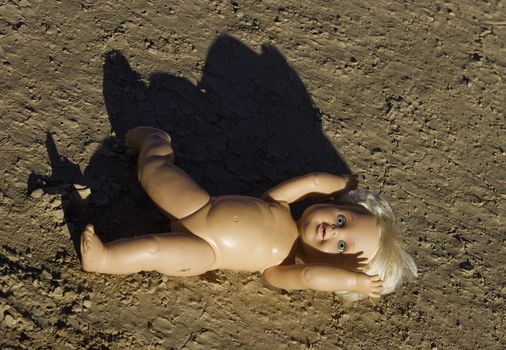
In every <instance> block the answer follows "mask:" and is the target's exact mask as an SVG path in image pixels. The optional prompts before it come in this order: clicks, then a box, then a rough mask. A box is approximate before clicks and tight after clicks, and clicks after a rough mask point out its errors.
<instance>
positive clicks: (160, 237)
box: [81, 225, 215, 276]
mask: <svg viewBox="0 0 506 350" xmlns="http://www.w3.org/2000/svg"><path fill="white" fill-rule="evenodd" d="M81 258H82V265H83V270H85V271H89V272H99V273H109V274H129V273H136V272H139V271H158V272H160V273H163V274H166V275H170V276H195V275H200V274H202V273H204V272H207V271H209V270H210V269H212V267H213V264H214V261H215V255H214V251H213V248H212V247H211V246H210V245H209V244H207V243H206V242H205V241H204V240H202V239H200V238H198V237H196V236H194V235H190V234H186V233H163V234H152V235H144V236H139V237H134V238H127V239H120V240H117V241H114V242H110V243H107V244H103V243H102V241H100V238H98V236H97V235H96V234H95V231H94V229H93V226H92V225H88V226H86V229H85V230H84V231H83V233H82V235H81Z"/></svg>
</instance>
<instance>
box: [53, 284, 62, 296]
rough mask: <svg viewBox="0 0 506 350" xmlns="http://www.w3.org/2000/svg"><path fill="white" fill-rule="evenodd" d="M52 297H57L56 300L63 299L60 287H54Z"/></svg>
mask: <svg viewBox="0 0 506 350" xmlns="http://www.w3.org/2000/svg"><path fill="white" fill-rule="evenodd" d="M52 294H53V296H55V297H57V298H61V297H63V288H62V287H56V288H55V289H54V290H53V293H52Z"/></svg>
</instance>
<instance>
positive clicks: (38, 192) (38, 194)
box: [30, 188, 44, 199]
mask: <svg viewBox="0 0 506 350" xmlns="http://www.w3.org/2000/svg"><path fill="white" fill-rule="evenodd" d="M43 194H44V190H43V189H42V188H37V189H36V190H34V191H32V193H30V197H32V198H33V199H39V198H40V197H42V195H43Z"/></svg>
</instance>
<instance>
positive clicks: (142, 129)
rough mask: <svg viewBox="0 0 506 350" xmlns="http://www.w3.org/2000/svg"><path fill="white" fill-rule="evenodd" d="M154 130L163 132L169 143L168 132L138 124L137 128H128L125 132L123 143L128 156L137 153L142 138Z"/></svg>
mask: <svg viewBox="0 0 506 350" xmlns="http://www.w3.org/2000/svg"><path fill="white" fill-rule="evenodd" d="M155 132H160V133H163V134H164V135H166V136H167V139H168V140H167V141H168V142H169V143H170V142H171V139H170V136H169V134H167V133H166V132H164V131H163V130H160V129H157V128H152V127H149V126H139V127H137V128H134V129H130V130H128V132H127V134H126V137H125V143H126V146H127V154H128V155H130V156H135V155H137V154H139V151H140V150H141V146H142V143H143V142H144V139H145V138H146V137H147V136H149V135H151V134H153V133H155Z"/></svg>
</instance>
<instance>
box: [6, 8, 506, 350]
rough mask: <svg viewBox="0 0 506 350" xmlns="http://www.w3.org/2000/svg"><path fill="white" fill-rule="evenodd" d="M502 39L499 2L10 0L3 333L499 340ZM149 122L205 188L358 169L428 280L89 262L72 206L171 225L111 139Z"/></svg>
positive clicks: (158, 344)
mask: <svg viewBox="0 0 506 350" xmlns="http://www.w3.org/2000/svg"><path fill="white" fill-rule="evenodd" d="M168 3H170V4H169V5H167V4H168ZM505 42H506V7H505V5H504V3H502V4H501V2H500V1H487V2H478V1H472V0H467V1H459V2H458V3H446V2H444V1H419V2H413V1H405V2H396V1H391V2H390V1H374V2H372V1H371V2H368V1H355V2H351V1H350V2H348V1H342V2H338V1H323V0H319V1H286V2H284V3H283V4H280V3H279V2H276V1H248V2H242V1H237V2H233V1H232V2H228V1H227V2H219V1H207V2H201V1H178V2H175V1H171V2H167V1H159V2H152V1H150V2H145V1H136V2H134V1H114V2H113V1H109V2H93V1H82V2H70V1H62V2H53V1H34V0H20V1H17V0H15V1H2V4H1V5H0V60H1V62H0V72H1V80H0V92H1V100H0V125H1V127H0V146H1V152H0V171H1V174H2V177H1V179H0V181H1V182H0V203H1V206H0V220H1V224H0V240H1V244H0V271H1V275H0V285H1V292H0V297H1V298H0V311H1V312H0V321H1V323H0V345H1V348H2V349H11V348H26V349H46V348H56V349H82V348H98V349H109V348H110V349H129V348H135V349H170V348H188V349H210V348H220V349H237V348H245V349H267V348H268V349H301V348H302V349H304V348H311V349H331V348H342V349H367V348H370V349H373V348H375V349H376V348H379V349H383V348H393V349H395V348H403V349H412V348H419V349H431V348H438V349H449V348H453V349H503V348H505V347H506V339H505V336H504V331H505V329H506V327H505V323H506V317H505V296H506V287H505V286H504V276H505V272H506V271H505V265H504V263H505V253H506V250H505V248H504V246H505V232H504V227H505V217H504V213H505V210H506V208H505V201H504V199H505V191H506V189H505V178H506V170H505V161H504V160H505V152H506V137H505V118H504V113H505V105H506V101H505V93H504V91H506V84H505V77H506V47H505ZM141 124H148V125H156V126H159V127H161V128H163V129H165V130H167V131H168V132H170V133H171V134H172V135H173V139H174V143H175V148H176V152H177V155H178V162H179V165H180V166H181V167H182V168H184V169H185V170H187V171H188V172H189V173H190V174H191V175H192V176H193V177H194V178H195V179H196V180H197V181H198V182H199V183H200V184H202V185H203V186H204V187H205V188H207V189H208V190H209V191H210V192H211V193H213V194H220V193H238V192H240V193H244V194H251V195H258V194H259V193H261V192H262V191H264V190H265V189H267V188H269V187H270V186H272V185H273V184H276V183H277V182H279V181H281V180H284V179H286V178H289V177H291V176H295V175H300V174H303V173H306V172H310V171H316V170H325V171H331V172H334V173H338V174H339V173H347V172H353V173H356V174H359V176H360V180H361V183H362V186H367V187H370V188H372V189H374V190H377V191H380V192H381V193H383V194H384V195H385V196H386V197H387V198H389V199H390V201H391V202H392V204H393V205H394V206H395V207H396V209H397V212H398V214H399V216H400V217H401V220H402V227H403V230H404V233H405V235H404V237H403V240H404V243H405V246H406V249H407V250H408V251H409V252H410V254H412V255H413V256H414V257H415V260H416V262H417V264H418V266H419V269H420V276H419V278H418V279H417V280H416V281H415V282H414V283H411V284H408V285H406V286H404V287H403V288H401V289H400V290H399V291H397V292H396V293H395V294H393V295H390V296H387V297H384V298H382V299H381V300H379V301H363V302H358V303H353V304H347V303H344V302H343V301H342V300H340V299H339V298H338V297H337V296H336V295H334V294H332V293H321V292H311V291H303V292H293V293H286V292H283V291H276V290H271V289H269V288H268V287H267V286H266V285H265V284H264V283H263V282H262V280H261V278H260V276H259V275H257V274H249V273H235V272H228V271H225V272H224V271H217V272H213V273H208V274H207V275H205V276H201V277H195V278H187V279H179V278H168V277H164V276H161V275H159V274H157V273H142V274H137V275H131V276H119V277H118V276H115V277H111V276H103V275H96V274H88V273H84V272H83V271H81V269H80V263H79V256H78V254H77V253H76V250H75V244H76V241H77V237H78V236H79V233H80V231H81V230H82V227H83V225H84V224H85V223H87V222H93V223H94V224H95V225H96V227H97V230H98V232H99V233H100V234H101V236H102V237H103V238H104V239H105V240H111V239H114V238H118V237H126V236H131V235H133V234H139V233H147V232H159V231H163V230H165V229H166V228H167V226H168V223H167V222H166V220H165V219H164V218H163V217H162V216H161V215H160V214H159V213H158V212H157V210H156V209H155V208H154V207H153V205H152V204H151V203H150V201H149V199H148V198H147V197H146V195H145V194H144V193H143V192H142V190H141V189H140V187H139V185H138V184H137V182H136V179H135V176H134V169H135V164H134V160H133V159H130V158H128V157H127V156H125V154H124V146H123V143H122V137H123V135H124V132H125V130H127V129H128V128H130V127H132V126H136V125H141Z"/></svg>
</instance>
